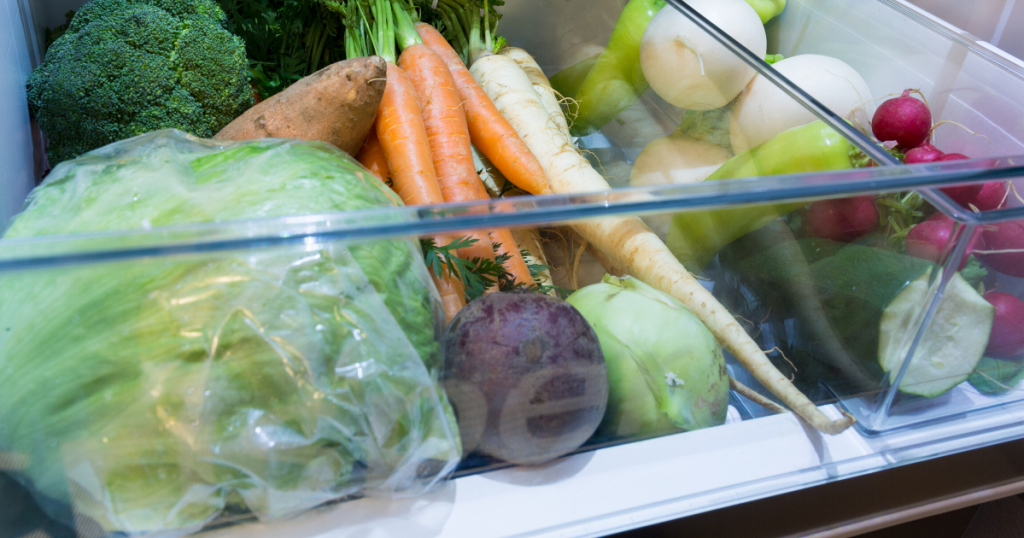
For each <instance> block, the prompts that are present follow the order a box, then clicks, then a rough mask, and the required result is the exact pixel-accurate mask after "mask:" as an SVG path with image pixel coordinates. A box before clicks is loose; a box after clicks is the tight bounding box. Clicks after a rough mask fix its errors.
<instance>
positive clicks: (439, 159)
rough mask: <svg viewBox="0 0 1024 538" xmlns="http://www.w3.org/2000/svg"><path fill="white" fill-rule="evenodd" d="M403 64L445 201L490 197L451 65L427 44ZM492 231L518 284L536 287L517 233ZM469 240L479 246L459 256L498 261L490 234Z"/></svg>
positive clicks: (410, 51)
mask: <svg viewBox="0 0 1024 538" xmlns="http://www.w3.org/2000/svg"><path fill="white" fill-rule="evenodd" d="M398 63H399V65H401V66H402V68H403V69H404V70H405V71H406V72H407V73H408V74H409V80H411V81H412V85H413V86H414V87H415V88H416V91H417V94H418V95H419V97H420V106H421V108H422V109H423V124H424V125H425V126H426V129H427V138H428V139H429V140H430V150H431V154H432V155H433V157H434V169H435V170H437V182H438V184H439V185H440V186H441V193H442V195H443V196H444V199H445V201H446V202H471V201H475V200H486V199H488V196H487V194H486V190H485V189H484V186H483V183H482V182H481V181H480V176H479V175H478V174H477V173H476V165H474V164H473V153H472V149H471V148H470V140H469V129H468V127H467V125H466V115H465V113H464V112H463V110H462V101H461V98H460V97H459V92H458V90H457V89H456V88H455V80H454V79H453V78H452V74H451V71H449V70H448V66H447V64H445V62H444V60H443V59H442V58H441V56H440V55H439V54H438V53H437V52H435V51H434V50H433V49H431V48H430V47H428V46H426V45H422V44H415V45H412V46H409V47H406V49H405V50H404V51H402V56H401V57H399V59H398ZM492 233H498V235H499V236H500V237H501V238H502V241H501V247H502V251H503V253H505V252H507V253H508V254H510V255H511V257H512V259H511V260H509V263H507V264H506V265H505V268H506V269H507V270H508V271H509V272H510V273H512V275H513V276H514V277H515V279H516V281H517V282H521V283H524V284H526V285H528V286H529V285H533V283H534V282H533V279H532V278H531V277H530V271H529V270H528V269H526V270H525V271H524V270H522V269H525V268H526V261H525V260H523V257H522V254H521V253H520V252H519V247H518V246H517V245H516V242H515V239H513V238H512V234H511V233H510V232H509V231H508V230H495V231H494V232H492ZM470 237H473V238H474V239H477V243H476V244H474V245H473V246H471V247H467V248H464V249H461V250H460V252H459V255H460V256H462V257H465V258H468V259H472V258H477V257H479V258H484V257H488V258H490V259H494V247H493V244H492V242H491V238H490V236H489V235H488V234H486V233H481V232H479V231H474V232H471V233H470Z"/></svg>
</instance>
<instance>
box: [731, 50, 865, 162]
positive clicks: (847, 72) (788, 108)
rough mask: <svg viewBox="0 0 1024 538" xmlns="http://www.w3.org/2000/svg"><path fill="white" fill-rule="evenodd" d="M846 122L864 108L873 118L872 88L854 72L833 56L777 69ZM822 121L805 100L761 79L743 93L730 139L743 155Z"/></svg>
mask: <svg viewBox="0 0 1024 538" xmlns="http://www.w3.org/2000/svg"><path fill="white" fill-rule="evenodd" d="M772 67H774V68H775V69H776V70H778V71H779V73H780V74H782V75H783V76H785V77H786V78H788V79H789V80H791V81H793V83H794V84H796V85H797V86H799V87H800V88H803V89H804V90H805V91H806V92H807V93H809V94H811V97H814V98H815V99H817V100H818V101H820V102H821V103H822V104H823V105H825V106H827V107H828V108H829V110H831V111H832V112H835V113H836V114H837V115H839V116H842V117H847V116H852V114H853V113H854V112H856V111H857V109H858V108H862V107H863V108H864V111H865V112H866V113H867V117H869V118H870V117H871V114H872V112H873V109H874V105H873V104H872V103H871V89H870V88H868V84H867V83H866V82H864V78H863V77H861V76H860V73H858V72H857V71H856V70H855V69H854V68H852V67H850V66H849V65H848V64H846V62H843V61H842V60H839V59H836V58H832V57H831V56H820V55H817V54H801V55H800V56H793V57H792V58H786V59H785V60H782V61H779V62H776V63H775V64H774V65H772ZM816 119H817V118H816V117H815V116H814V114H811V112H810V111H809V110H807V109H806V108H804V106H803V105H801V104H800V102H799V101H797V100H796V99H793V98H792V97H790V96H788V95H786V94H785V93H784V92H783V91H782V90H780V89H779V87H778V86H776V85H775V84H773V83H772V82H771V81H770V80H768V79H767V78H765V77H762V76H761V75H757V76H755V77H754V79H753V80H751V81H750V84H748V85H747V87H746V88H745V89H744V90H743V93H742V94H740V97H739V99H737V100H736V105H735V106H734V107H733V113H732V119H731V120H730V122H729V126H730V128H729V133H730V134H729V139H730V141H731V142H732V148H733V151H735V152H736V153H740V152H743V151H746V150H748V149H750V148H752V147H755V146H759V145H761V144H763V143H764V142H767V141H768V140H770V139H771V138H773V137H774V136H775V135H777V134H779V133H781V132H782V131H785V130H786V129H790V128H792V127H798V126H800V125H806V124H808V123H811V122H812V121H815V120H816Z"/></svg>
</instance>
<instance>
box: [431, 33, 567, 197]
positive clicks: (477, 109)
mask: <svg viewBox="0 0 1024 538" xmlns="http://www.w3.org/2000/svg"><path fill="white" fill-rule="evenodd" d="M416 31H417V32H418V33H419V35H420V37H421V38H423V42H424V43H425V44H426V45H427V46H428V47H430V48H431V49H433V50H434V51H435V52H437V53H438V54H439V55H440V56H441V58H442V59H443V60H444V62H445V64H446V65H447V66H448V69H449V71H450V72H451V74H452V77H453V79H454V80H455V87H456V88H457V89H458V91H459V97H460V98H461V99H462V106H463V108H464V109H465V113H466V119H467V121H468V126H469V135H470V138H471V139H472V141H473V145H474V146H476V148H477V149H478V150H480V152H481V153H483V154H484V155H485V156H486V157H487V158H488V159H489V160H490V161H491V162H492V163H494V166H496V167H497V168H498V170H500V171H501V173H502V174H503V175H504V176H505V177H506V178H508V180H509V181H511V182H512V184H514V185H515V186H517V187H519V188H520V189H523V190H524V191H526V192H529V193H531V194H550V193H551V189H550V187H548V180H547V176H545V175H544V169H543V168H542V167H541V165H540V162H539V161H538V160H537V157H535V156H534V155H533V153H532V152H531V151H530V149H529V148H528V147H526V144H525V143H524V142H523V140H522V139H521V138H519V135H518V134H516V131H515V129H513V128H512V126H511V125H510V124H509V123H508V120H506V119H505V117H504V116H502V115H501V113H500V112H498V108H497V107H496V106H495V105H494V102H493V101H491V99H490V98H489V97H487V93H486V92H484V90H483V88H481V87H480V85H479V84H478V83H477V82H476V80H475V79H474V78H473V75H471V74H470V73H469V69H467V68H466V65H465V64H464V63H462V59H461V58H459V55H458V53H456V52H455V49H453V48H452V46H451V45H450V44H449V43H448V41H447V40H445V38H444V37H443V36H442V35H441V34H440V33H439V32H438V31H437V30H435V29H434V28H433V27H432V26H430V25H429V24H425V23H422V22H421V23H417V24H416Z"/></svg>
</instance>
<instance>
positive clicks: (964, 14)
mask: <svg viewBox="0 0 1024 538" xmlns="http://www.w3.org/2000/svg"><path fill="white" fill-rule="evenodd" d="M910 3H911V4H914V5H915V6H917V7H919V8H921V9H924V10H925V11H927V12H929V13H931V14H933V15H935V16H937V17H939V18H940V19H943V20H945V21H947V22H949V23H950V24H953V25H954V26H957V27H959V28H962V29H963V30H966V31H967V32H970V33H972V34H974V35H975V36H978V38H980V39H981V40H983V41H987V42H989V43H991V44H992V45H993V46H996V47H999V48H1000V49H1002V50H1004V51H1006V52H1008V53H1010V54H1012V55H1014V56H1016V57H1017V58H1024V35H1022V34H1021V33H1020V31H1019V29H1020V28H1021V25H1022V24H1024V3H1022V2H1019V1H1017V0H975V1H974V2H949V1H945V0H910Z"/></svg>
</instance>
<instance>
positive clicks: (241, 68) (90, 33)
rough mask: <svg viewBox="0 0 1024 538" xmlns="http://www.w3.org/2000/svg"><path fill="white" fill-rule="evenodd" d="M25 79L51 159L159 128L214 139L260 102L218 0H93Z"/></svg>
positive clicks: (240, 46)
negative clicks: (226, 126)
mask: <svg viewBox="0 0 1024 538" xmlns="http://www.w3.org/2000/svg"><path fill="white" fill-rule="evenodd" d="M183 28H187V31H182V29H183ZM27 86H28V87H27V90H28V102H29V109H30V111H31V112H32V115H33V116H34V117H35V118H36V119H37V120H38V121H39V126H40V128H41V129H42V130H43V132H45V133H46V135H47V137H48V138H49V140H50V145H49V147H48V148H47V150H46V153H47V156H48V157H49V159H50V164H51V165H57V164H58V163H60V162H62V161H65V160H67V159H73V158H75V157H77V156H79V155H81V154H83V153H85V152H87V151H91V150H93V149H95V148H98V147H100V146H103V145H105V144H109V143H111V142H116V141H118V140H123V139H126V138H131V137H133V136H137V135H140V134H143V133H146V132H149V131H154V130H159V129H168V128H175V129H181V130H183V131H187V132H189V133H191V134H194V135H196V136H201V137H206V138H209V137H212V136H213V135H214V134H215V133H216V132H217V131H219V130H221V129H222V128H223V127H224V126H225V125H227V124H228V123H230V122H231V121H232V120H234V119H235V118H236V117H237V116H238V115H239V114H241V113H242V112H244V111H245V110H247V109H248V108H249V107H251V106H252V104H253V98H252V91H251V90H250V88H249V84H248V76H247V73H246V59H245V47H244V44H243V43H242V40H241V39H239V38H238V37H237V36H234V35H231V33H229V32H228V31H226V30H225V29H224V13H223V12H222V11H221V10H220V8H218V7H217V4H216V3H215V2H214V1H213V0H180V1H177V2H168V1H166V0H132V1H129V0H92V1H91V2H88V3H86V4H85V5H84V6H82V8H81V9H80V10H79V11H78V13H76V14H75V15H74V17H73V18H72V20H71V22H70V24H69V25H68V27H67V30H66V31H65V32H64V33H63V35H61V36H60V37H59V38H57V39H56V40H55V41H54V42H53V44H52V45H51V46H50V48H49V49H48V50H47V51H46V59H45V60H44V61H43V63H42V65H40V66H39V67H38V68H36V69H35V70H34V71H33V72H32V75H31V76H30V77H29V79H28V84H27Z"/></svg>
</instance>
